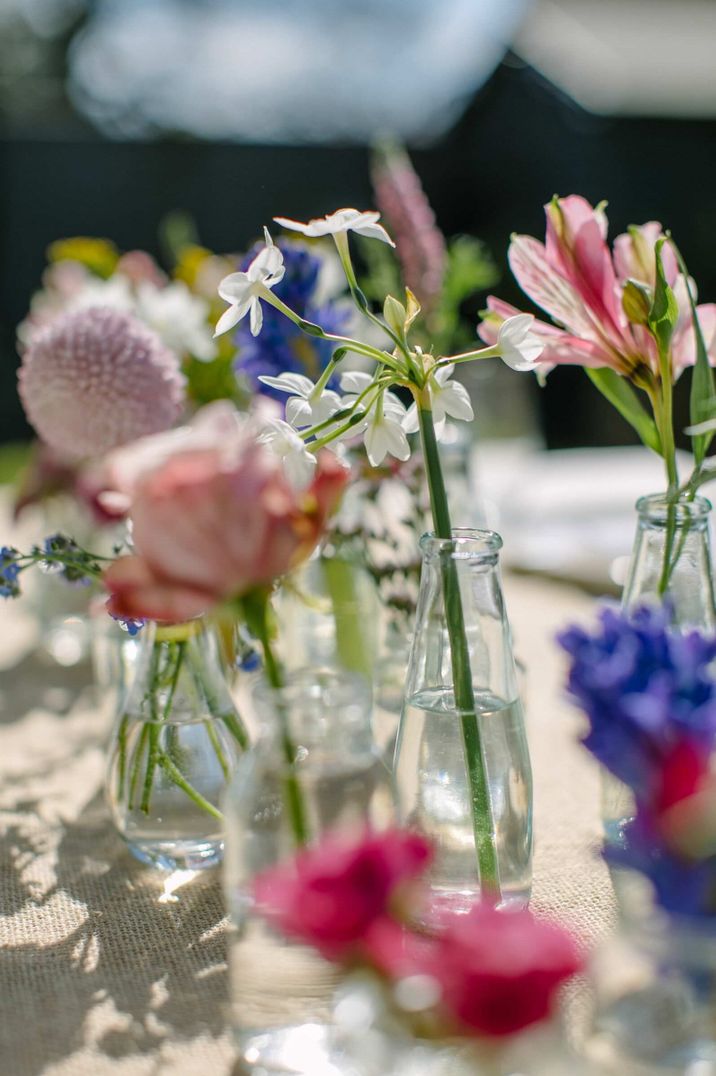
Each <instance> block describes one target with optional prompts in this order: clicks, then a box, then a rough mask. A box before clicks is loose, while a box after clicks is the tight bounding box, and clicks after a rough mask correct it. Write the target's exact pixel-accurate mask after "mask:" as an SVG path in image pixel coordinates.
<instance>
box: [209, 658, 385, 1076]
mask: <svg viewBox="0 0 716 1076" xmlns="http://www.w3.org/2000/svg"><path fill="white" fill-rule="evenodd" d="M255 699H256V716H257V717H258V718H259V719H260V722H261V725H262V730H263V731H262V735H261V737H260V738H259V740H258V742H257V744H256V746H255V747H254V748H252V749H251V750H250V751H249V752H248V753H247V755H246V756H245V759H244V760H243V761H242V763H241V764H240V766H239V768H238V770H237V773H236V776H235V778H234V780H233V782H232V784H231V787H230V789H229V791H228V794H227V797H226V801H225V810H226V862H225V865H224V879H225V885H226V897H227V904H228V907H229V913H230V916H231V920H232V925H233V927H234V933H233V936H232V939H231V942H230V959H229V965H230V975H231V1006H232V1008H231V1012H232V1023H233V1027H234V1032H235V1037H236V1041H237V1045H238V1049H239V1055H240V1057H241V1059H242V1061H243V1062H244V1063H246V1064H248V1065H256V1066H257V1070H258V1071H260V1072H264V1071H267V1072H290V1073H302V1074H306V1076H316V1074H318V1073H320V1072H323V1071H326V1073H327V1072H328V1071H329V1069H328V1068H326V1065H327V1060H326V1059H327V1057H328V1054H329V1053H330V1041H329V1040H330V1035H331V1031H330V1028H331V1022H332V1016H331V1014H332V998H333V993H334V990H335V987H336V984H337V981H338V971H337V966H336V965H334V964H331V963H329V962H327V961H326V960H324V959H323V957H321V956H320V955H319V954H318V952H317V951H316V950H314V949H312V948H309V947H308V946H306V945H303V944H300V943H298V942H297V941H291V940H288V939H287V938H286V937H285V936H284V935H282V934H281V933H280V931H278V930H277V929H275V928H274V927H273V926H271V925H269V923H267V921H266V920H265V919H263V918H262V917H261V916H260V915H259V914H258V912H257V910H256V907H255V903H254V899H253V888H254V885H253V883H254V880H255V879H256V877H257V876H258V875H260V874H262V873H263V872H264V871H267V870H269V869H271V868H273V867H275V866H276V865H277V864H284V865H285V864H287V863H290V862H291V861H292V859H293V857H294V856H295V854H296V852H297V851H298V845H297V842H296V837H295V830H294V828H293V825H292V814H291V810H290V795H287V788H288V786H289V782H291V781H295V783H296V786H297V788H298V792H299V795H300V797H301V800H302V804H303V813H304V816H305V819H306V829H307V834H308V841H309V842H310V843H316V842H318V841H320V840H321V838H322V837H324V836H325V835H326V834H329V833H330V834H331V835H340V833H341V832H346V833H347V834H351V835H353V836H355V834H356V833H359V832H361V831H363V830H365V829H366V828H371V829H385V828H387V827H388V826H390V825H392V824H394V822H395V815H396V812H395V793H394V787H393V781H392V776H391V774H390V772H389V770H388V769H387V768H386V766H385V764H384V763H383V761H382V759H381V758H380V755H379V753H378V750H377V748H376V747H375V745H374V742H373V739H372V734H371V714H370V690H369V687H368V685H367V683H366V681H365V679H364V678H363V677H360V676H357V675H355V674H350V673H343V672H339V671H337V670H303V671H301V672H297V673H294V674H292V675H291V676H290V677H289V678H288V683H287V686H286V687H285V688H284V689H282V690H281V691H273V690H271V689H270V688H269V687H268V686H267V685H266V684H264V683H261V684H259V685H258V686H257V690H256V692H255ZM279 710H280V711H281V713H280V717H279ZM282 726H287V727H288V729H289V730H290V736H291V739H292V741H293V743H294V745H295V748H296V762H295V764H294V765H293V766H288V764H287V763H286V760H285V755H284V752H283V747H282V744H281V737H280V734H279V727H282ZM314 899H315V896H314ZM313 914H316V909H315V908H314V909H313ZM330 1071H334V1070H332V1069H331V1070H330Z"/></svg>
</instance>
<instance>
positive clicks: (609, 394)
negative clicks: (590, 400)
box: [585, 366, 662, 455]
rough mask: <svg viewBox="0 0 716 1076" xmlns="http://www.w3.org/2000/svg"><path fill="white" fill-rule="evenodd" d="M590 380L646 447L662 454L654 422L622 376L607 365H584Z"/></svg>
mask: <svg viewBox="0 0 716 1076" xmlns="http://www.w3.org/2000/svg"><path fill="white" fill-rule="evenodd" d="M585 371H586V373H587V376H588V377H589V379H590V381H591V382H592V383H593V384H594V385H596V387H597V388H598V389H599V391H600V392H601V393H602V395H603V396H605V397H606V399H607V400H609V403H610V404H612V406H613V407H616V409H617V411H618V412H619V414H620V415H621V416H622V418H625V419H626V420H627V422H628V423H629V425H630V426H633V428H634V429H635V430H636V432H637V433H638V434H639V436H640V437H641V439H642V441H643V442H644V444H645V445H646V446H647V448H651V449H652V450H653V451H654V452H656V453H657V454H658V455H662V448H661V438H660V437H659V433H658V430H657V428H656V423H655V422H654V420H653V418H652V417H651V415H649V413H648V412H647V411H646V410H645V408H644V407H643V406H642V403H641V401H640V399H639V397H638V396H637V394H636V392H635V391H634V389H633V388H632V386H631V385H630V384H629V382H628V381H627V380H626V378H624V377H620V376H619V374H618V373H617V372H616V371H615V370H611V369H610V368H609V367H608V366H601V367H599V368H597V369H592V368H591V367H585Z"/></svg>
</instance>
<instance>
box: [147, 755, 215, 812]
mask: <svg viewBox="0 0 716 1076" xmlns="http://www.w3.org/2000/svg"><path fill="white" fill-rule="evenodd" d="M157 761H158V763H159V765H160V766H161V768H162V769H163V770H164V772H165V773H166V775H167V776H168V777H169V778H170V779H171V780H172V781H173V782H174V784H175V785H176V786H177V788H180V789H181V790H182V792H186V794H187V796H188V797H189V799H190V800H192V801H193V802H194V803H195V804H196V805H197V807H200V808H201V810H202V811H206V812H207V814H210V815H212V816H213V817H214V818H217V819H218V820H219V821H220V822H221V821H223V818H224V816H223V815H222V813H221V811H220V810H219V809H218V808H217V807H215V806H214V804H213V803H209V801H208V800H207V799H205V798H204V796H202V794H201V792H197V790H196V789H195V788H194V786H193V785H190V784H189V782H188V781H187V779H186V777H185V776H184V774H183V773H182V772H181V770H180V769H179V768H178V767H177V766H175V765H174V763H173V762H172V760H171V759H170V758H169V756H168V755H165V754H164V752H159V754H158V757H157Z"/></svg>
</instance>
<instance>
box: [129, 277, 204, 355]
mask: <svg viewBox="0 0 716 1076" xmlns="http://www.w3.org/2000/svg"><path fill="white" fill-rule="evenodd" d="M208 312H209V304H208V303H207V301H206V299H202V298H200V297H199V296H198V295H193V294H192V293H191V291H190V290H189V288H188V287H187V286H186V284H185V283H184V282H183V281H181V280H176V281H174V282H173V283H172V284H167V285H166V287H163V288H158V287H157V286H156V284H152V282H151V281H149V280H143V281H141V283H140V284H139V285H138V287H137V313H138V314H139V316H140V318H142V320H143V321H146V323H147V325H150V326H151V328H152V329H154V331H155V332H157V333H159V335H160V336H161V338H162V340H163V341H164V343H165V344H166V345H167V346H168V347H170V348H172V349H173V350H174V351H177V352H178V353H179V354H180V355H182V354H184V353H185V352H188V353H189V354H191V355H193V356H194V358H196V359H199V360H200V361H201V362H210V361H211V360H212V359H213V358H214V356H215V355H216V344H215V343H214V341H213V340H212V338H211V330H210V329H209V326H208V324H207V314H208Z"/></svg>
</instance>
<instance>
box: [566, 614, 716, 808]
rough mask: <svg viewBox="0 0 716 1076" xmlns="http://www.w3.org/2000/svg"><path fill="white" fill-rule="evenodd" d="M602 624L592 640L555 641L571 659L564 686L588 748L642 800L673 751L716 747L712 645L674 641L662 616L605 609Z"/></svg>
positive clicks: (575, 633) (583, 635)
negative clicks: (583, 723) (684, 742)
mask: <svg viewBox="0 0 716 1076" xmlns="http://www.w3.org/2000/svg"><path fill="white" fill-rule="evenodd" d="M599 620H600V628H599V630H597V631H596V632H595V633H594V634H589V633H588V632H586V631H584V630H583V629H582V628H578V627H572V628H569V629H568V630H567V631H565V632H563V633H562V634H561V635H560V636H559V637H558V641H559V644H560V646H561V647H562V649H563V650H566V652H567V653H568V654H569V655H570V657H571V659H572V660H571V665H570V669H569V678H568V682H567V686H568V690H569V693H570V695H571V696H572V698H573V699H574V700H575V702H576V703H577V704H578V705H579V706H580V708H581V709H582V710H584V712H585V714H586V715H587V718H588V720H589V726H590V727H589V731H588V733H587V736H586V737H585V740H584V744H585V746H586V747H587V748H588V750H589V751H591V753H592V754H593V755H594V756H595V758H597V759H598V761H599V762H601V763H602V765H603V766H605V767H606V768H607V769H608V770H609V771H610V772H611V773H613V774H614V775H615V776H616V777H618V778H619V780H620V781H623V782H624V783H625V784H627V785H629V787H630V788H632V789H633V790H634V792H635V794H636V795H637V797H639V796H641V795H646V794H648V792H649V789H650V788H651V787H652V785H653V778H654V773H655V771H656V769H657V768H658V767H659V766H660V765H661V762H662V760H663V758H664V757H665V755H666V753H668V751H669V750H670V749H671V747H672V746H673V744H674V743H676V742H677V741H679V740H680V739H682V738H684V737H686V738H690V739H693V740H694V741H695V742H697V743H699V744H701V745H703V746H704V748H706V749H710V748H711V746H712V745H713V743H714V740H715V739H716V683H715V682H714V677H713V672H712V670H711V668H710V666H711V663H712V662H713V661H714V659H716V639H714V638H707V637H705V636H703V635H701V634H699V633H698V632H695V631H694V632H690V633H689V634H686V635H678V634H675V633H674V632H673V631H670V630H669V617H668V613H667V611H665V610H663V609H654V608H643V609H640V610H638V611H636V612H635V613H632V614H629V615H627V614H625V613H622V612H619V611H617V610H615V609H611V608H605V609H603V610H602V611H601V612H600V614H599Z"/></svg>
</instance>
